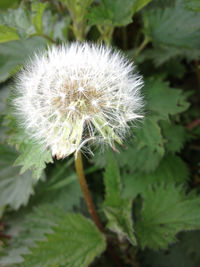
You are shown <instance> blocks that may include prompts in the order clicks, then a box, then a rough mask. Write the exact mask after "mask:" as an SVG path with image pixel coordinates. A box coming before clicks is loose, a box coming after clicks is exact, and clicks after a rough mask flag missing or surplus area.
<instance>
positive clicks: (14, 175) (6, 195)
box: [0, 144, 37, 216]
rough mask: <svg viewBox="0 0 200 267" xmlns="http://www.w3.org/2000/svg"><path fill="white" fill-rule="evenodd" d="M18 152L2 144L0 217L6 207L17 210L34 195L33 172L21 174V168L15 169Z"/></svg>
mask: <svg viewBox="0 0 200 267" xmlns="http://www.w3.org/2000/svg"><path fill="white" fill-rule="evenodd" d="M17 156H18V155H17V152H16V151H15V150H14V149H12V148H10V147H9V146H7V145H3V144H0V158H1V159H0V177H1V178H0V216H1V215H2V213H3V210H4V208H5V207H6V206H9V207H10V208H12V209H14V210H17V209H19V207H21V206H22V205H26V204H27V203H28V200H29V198H30V196H31V195H32V194H33V193H34V190H33V186H34V185H35V184H36V182H37V181H36V180H35V179H34V178H33V177H32V176H31V172H25V173H24V174H23V175H21V174H20V173H19V168H17V167H13V163H14V161H15V159H16V157H17Z"/></svg>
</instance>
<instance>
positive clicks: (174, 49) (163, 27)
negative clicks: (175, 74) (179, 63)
mask: <svg viewBox="0 0 200 267" xmlns="http://www.w3.org/2000/svg"><path fill="white" fill-rule="evenodd" d="M143 19H144V24H145V28H146V29H145V30H146V32H147V34H148V35H149V37H150V38H151V40H152V42H153V45H154V47H155V49H161V50H162V52H161V53H160V56H161V58H162V54H163V56H164V57H165V58H166V59H169V58H172V57H175V56H178V55H180V56H182V57H187V58H188V59H190V60H193V59H197V58H199V57H200V49H199V47H200V16H199V13H197V12H192V11H189V10H188V9H186V8H185V6H184V4H183V3H182V2H181V1H176V4H175V5H174V6H172V7H169V8H165V9H163V8H162V9H161V8H160V9H158V8H157V9H153V10H149V11H146V12H145V13H144V14H143ZM186 21H187V23H185V22H186ZM169 53H170V54H169ZM160 60H161V59H160ZM164 61H165V60H162V62H164Z"/></svg>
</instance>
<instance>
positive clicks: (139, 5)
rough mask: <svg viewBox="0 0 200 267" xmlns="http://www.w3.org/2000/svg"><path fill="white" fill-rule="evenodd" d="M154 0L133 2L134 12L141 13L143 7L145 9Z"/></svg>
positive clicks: (136, 0)
mask: <svg viewBox="0 0 200 267" xmlns="http://www.w3.org/2000/svg"><path fill="white" fill-rule="evenodd" d="M151 1H152V0H133V10H134V13H136V12H138V11H140V10H141V9H142V8H143V7H145V6H146V5H147V4H148V3H150V2H151Z"/></svg>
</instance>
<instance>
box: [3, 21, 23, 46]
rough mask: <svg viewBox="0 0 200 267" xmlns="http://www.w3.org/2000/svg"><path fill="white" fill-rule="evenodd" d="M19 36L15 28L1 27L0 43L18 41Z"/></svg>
mask: <svg viewBox="0 0 200 267" xmlns="http://www.w3.org/2000/svg"><path fill="white" fill-rule="evenodd" d="M18 39H19V35H18V34H17V31H16V29H15V28H13V27H9V26H5V25H0V43H5V42H10V41H13V40H18Z"/></svg>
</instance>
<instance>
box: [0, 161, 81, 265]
mask: <svg viewBox="0 0 200 267" xmlns="http://www.w3.org/2000/svg"><path fill="white" fill-rule="evenodd" d="M54 167H55V168H53V171H52V172H51V173H48V179H47V180H46V181H45V182H42V181H41V180H40V182H39V184H38V186H37V187H36V189H35V191H36V192H35V195H34V196H33V197H32V201H31V204H32V205H34V209H33V210H32V208H31V207H30V206H29V207H27V209H26V210H20V211H19V212H17V213H14V214H11V217H9V218H8V219H7V222H8V226H9V227H8V228H7V229H8V230H7V231H6V232H5V234H7V235H11V236H12V238H11V240H10V242H9V244H8V246H7V247H5V248H4V250H3V256H2V257H1V258H0V265H1V264H2V265H3V266H4V265H5V266H7V265H11V264H17V263H20V262H23V261H24V259H23V257H22V255H23V254H28V252H29V250H28V248H29V247H33V246H35V244H36V242H37V241H40V240H45V237H44V234H45V233H52V230H51V229H52V227H53V226H55V225H56V224H58V223H59V222H60V221H61V220H62V218H63V216H65V214H66V212H67V211H73V210H74V208H75V209H76V210H77V209H79V210H80V203H81V202H80V199H81V197H82V193H81V190H80V186H79V183H78V179H77V177H76V176H75V177H73V178H72V176H71V174H70V170H69V164H67V163H66V162H60V161H59V162H57V163H55V164H54ZM60 182H62V187H60V185H61V183H60ZM56 185H57V186H56ZM13 233H15V234H14V236H13Z"/></svg>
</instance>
